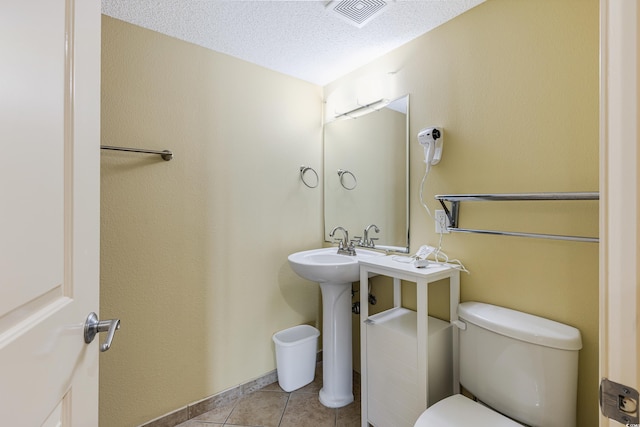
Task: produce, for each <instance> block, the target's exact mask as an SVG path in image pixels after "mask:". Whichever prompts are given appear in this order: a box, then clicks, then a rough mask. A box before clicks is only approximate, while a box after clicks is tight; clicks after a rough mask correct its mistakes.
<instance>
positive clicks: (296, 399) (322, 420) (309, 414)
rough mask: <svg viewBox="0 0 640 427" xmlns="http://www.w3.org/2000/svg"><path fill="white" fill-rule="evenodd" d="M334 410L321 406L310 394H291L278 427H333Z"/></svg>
mask: <svg viewBox="0 0 640 427" xmlns="http://www.w3.org/2000/svg"><path fill="white" fill-rule="evenodd" d="M335 425H336V410H335V409H332V408H327V407H325V406H323V405H322V404H321V403H320V401H319V400H318V396H317V395H316V394H312V393H292V394H291V396H290V397H289V403H287V408H286V409H285V411H284V415H283V417H282V423H281V424H280V427H334V426H335Z"/></svg>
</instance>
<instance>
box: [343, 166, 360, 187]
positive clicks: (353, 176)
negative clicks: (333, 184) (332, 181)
mask: <svg viewBox="0 0 640 427" xmlns="http://www.w3.org/2000/svg"><path fill="white" fill-rule="evenodd" d="M345 175H351V178H353V185H347V184H345V183H344V176H345ZM338 176H339V177H340V185H342V186H343V187H344V188H345V189H346V190H353V189H354V188H356V186H357V185H358V180H357V179H356V176H355V175H354V174H353V172H351V171H348V170H346V169H338Z"/></svg>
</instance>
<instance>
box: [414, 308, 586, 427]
mask: <svg viewBox="0 0 640 427" xmlns="http://www.w3.org/2000/svg"><path fill="white" fill-rule="evenodd" d="M458 316H459V318H460V320H461V321H462V322H463V323H464V324H465V325H466V328H464V329H462V330H460V383H461V384H462V386H463V387H464V388H465V389H467V390H468V391H469V392H470V393H472V394H473V395H474V396H475V397H476V398H477V399H478V401H477V402H476V401H474V400H471V399H469V398H467V397H464V396H462V395H460V394H457V395H454V396H451V397H448V398H446V399H443V400H441V401H440V402H438V403H436V404H435V405H433V406H431V407H430V408H428V409H427V410H426V411H425V412H423V413H422V415H421V416H420V418H418V420H417V421H416V423H415V426H414V427H469V426H474V427H521V426H522V424H524V425H528V426H531V427H575V425H576V395H577V385H578V351H579V350H580V349H581V348H582V340H581V337H580V331H579V330H577V329H576V328H573V327H571V326H567V325H564V324H562V323H558V322H554V321H552V320H548V319H543V318H541V317H537V316H532V315H530V314H526V313H522V312H519V311H514V310H510V309H507V308H503V307H497V306H494V305H489V304H483V303H477V302H465V303H462V304H460V305H459V306H458Z"/></svg>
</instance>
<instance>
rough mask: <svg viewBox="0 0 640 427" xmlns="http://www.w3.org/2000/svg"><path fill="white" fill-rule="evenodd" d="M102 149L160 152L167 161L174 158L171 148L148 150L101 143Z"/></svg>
mask: <svg viewBox="0 0 640 427" xmlns="http://www.w3.org/2000/svg"><path fill="white" fill-rule="evenodd" d="M100 148H101V149H103V150H113V151H128V152H133V153H145V154H158V155H159V156H160V157H162V160H166V161H167V162H168V161H169V160H171V159H173V153H172V152H171V151H170V150H162V151H159V150H146V149H144V148H127V147H114V146H111V145H101V146H100Z"/></svg>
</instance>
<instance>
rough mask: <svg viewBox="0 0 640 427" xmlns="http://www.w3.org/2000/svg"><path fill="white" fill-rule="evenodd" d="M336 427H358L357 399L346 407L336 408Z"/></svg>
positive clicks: (358, 401)
mask: <svg viewBox="0 0 640 427" xmlns="http://www.w3.org/2000/svg"><path fill="white" fill-rule="evenodd" d="M336 412H337V415H336V426H337V427H360V425H361V421H360V412H361V410H360V399H359V398H357V399H356V400H355V401H354V402H352V403H350V404H349V405H347V406H344V407H342V408H338V409H337V410H336Z"/></svg>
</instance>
